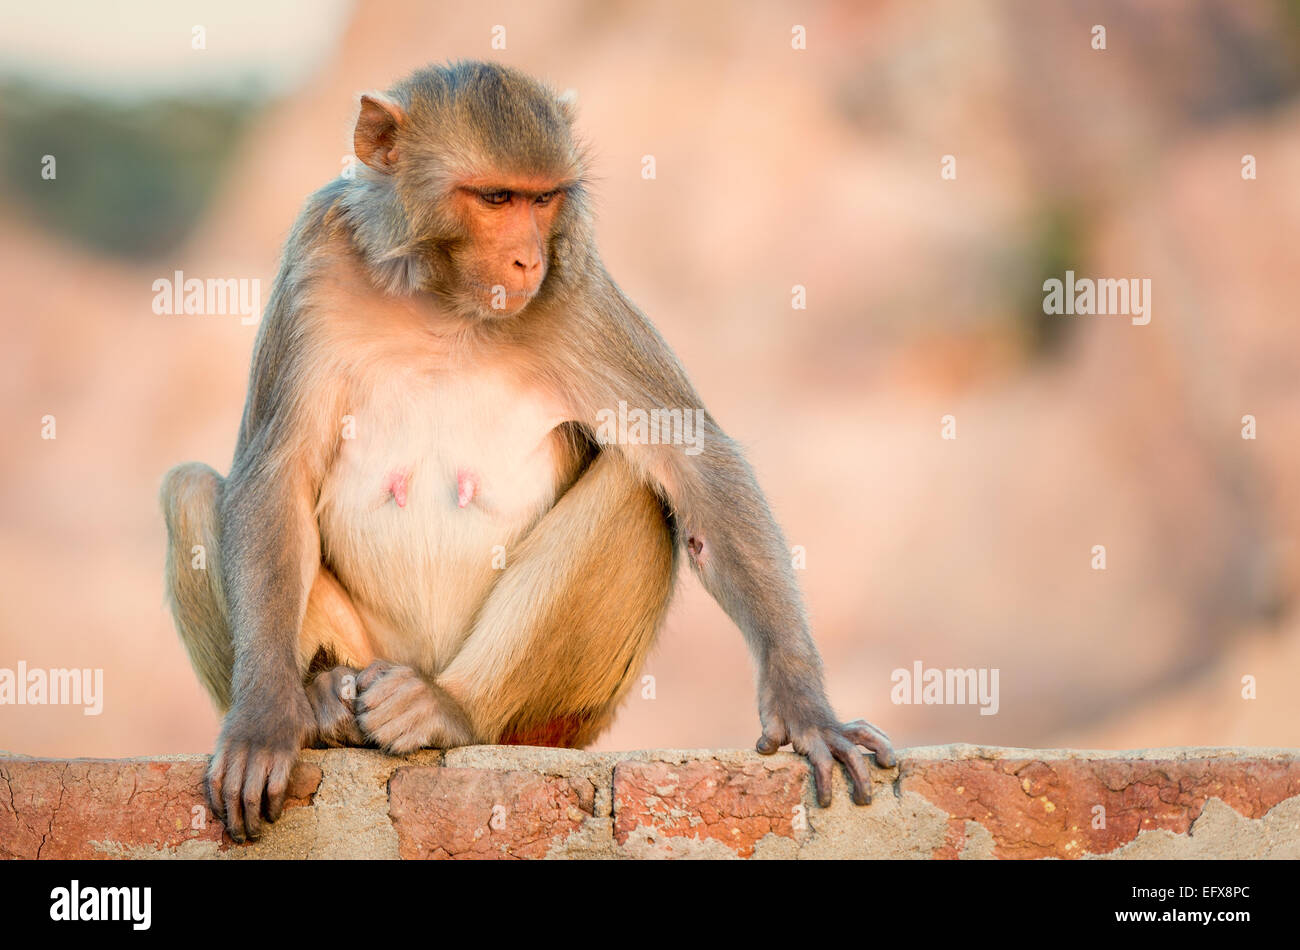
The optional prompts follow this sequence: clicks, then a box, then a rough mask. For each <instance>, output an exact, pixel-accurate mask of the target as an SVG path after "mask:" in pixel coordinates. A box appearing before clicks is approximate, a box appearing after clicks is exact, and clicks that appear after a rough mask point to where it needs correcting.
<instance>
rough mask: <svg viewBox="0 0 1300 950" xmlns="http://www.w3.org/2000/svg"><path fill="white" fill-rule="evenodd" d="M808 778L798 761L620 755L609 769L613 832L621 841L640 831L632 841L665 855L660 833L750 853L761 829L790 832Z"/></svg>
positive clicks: (792, 832)
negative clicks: (735, 762)
mask: <svg viewBox="0 0 1300 950" xmlns="http://www.w3.org/2000/svg"><path fill="white" fill-rule="evenodd" d="M807 782H808V767H807V766H806V765H805V764H803V763H802V762H799V763H791V762H774V763H772V764H770V765H769V764H768V763H767V762H753V763H747V764H744V765H741V766H727V765H724V764H723V763H721V762H719V761H717V760H714V759H705V760H703V761H695V762H683V763H680V764H677V763H671V762H620V763H618V765H617V766H616V767H615V769H614V839H615V841H617V842H618V844H620V845H627V844H628V842H629V840H631V839H632V838H633V836H637V837H638V838H641V837H644V840H637V841H636V842H635V843H636V844H637V845H646V846H648V848H649V850H650V851H654V850H655V849H656V848H659V849H660V850H661V851H662V852H663V853H665V854H666V853H668V848H667V842H666V840H665V839H669V838H687V839H694V840H697V841H700V842H705V841H709V840H712V841H718V842H721V843H722V844H724V845H726V846H727V847H728V848H730V849H731V850H733V851H735V852H736V854H738V855H740V856H741V857H750V856H751V855H752V854H753V853H754V845H756V844H757V843H758V842H759V841H760V840H761V839H762V838H763V836H764V835H768V834H774V835H781V836H784V837H787V838H794V837H795V829H794V821H795V815H796V807H797V806H799V805H801V803H802V802H803V798H804V789H805V787H806V785H807ZM645 850H647V849H645V848H638V851H642V852H643V851H645Z"/></svg>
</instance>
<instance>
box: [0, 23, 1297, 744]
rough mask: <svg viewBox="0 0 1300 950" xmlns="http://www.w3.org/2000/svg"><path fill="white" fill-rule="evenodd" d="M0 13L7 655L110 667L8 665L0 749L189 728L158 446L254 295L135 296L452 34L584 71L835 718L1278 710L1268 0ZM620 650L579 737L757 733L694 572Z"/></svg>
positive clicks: (1224, 737)
mask: <svg viewBox="0 0 1300 950" xmlns="http://www.w3.org/2000/svg"><path fill="white" fill-rule="evenodd" d="M3 17H4V20H5V24H4V26H5V28H4V30H3V31H0V189H2V190H0V288H3V294H2V295H0V326H2V328H3V335H4V343H3V350H4V361H3V367H4V372H3V374H0V432H2V433H3V439H4V444H3V450H2V451H3V456H2V457H3V461H2V462H0V667H6V668H13V667H15V666H16V664H17V662H18V661H19V660H25V661H26V662H27V663H28V665H29V666H40V667H99V668H103V669H104V671H105V673H104V684H105V685H104V688H105V700H104V711H103V714H102V715H100V716H98V717H89V716H84V715H82V712H81V710H80V709H79V708H75V707H74V708H68V707H62V708H60V707H12V706H4V707H0V748H5V749H10V750H15V751H23V752H31V753H41V754H48V755H58V756H73V755H127V754H143V753H161V752H173V751H205V750H207V749H208V748H209V747H210V746H211V744H212V742H213V739H214V737H215V734H216V730H217V728H218V721H217V718H216V716H215V714H214V713H213V711H212V709H211V708H210V706H209V704H208V701H207V699H206V698H205V695H204V694H203V692H202V691H201V689H200V687H199V685H198V683H197V681H196V680H195V678H194V676H193V675H192V674H191V672H190V670H189V666H188V663H187V660H186V657H185V654H184V652H183V650H182V648H181V646H180V643H179V641H178V639H177V637H176V634H175V632H174V630H173V628H172V623H171V618H170V616H169V614H168V613H167V611H166V609H165V606H164V603H163V595H162V556H163V549H164V531H163V526H162V522H161V518H160V516H159V513H158V508H157V488H158V484H159V481H160V478H161V476H162V474H163V472H164V471H166V469H167V468H168V467H170V466H171V465H173V464H175V463H177V462H180V461H184V460H190V459H199V460H203V461H206V462H208V463H210V464H212V465H214V466H215V467H216V468H218V469H220V470H223V471H224V470H225V469H226V468H227V467H228V465H229V460H230V457H231V454H232V451H233V446H234V439H235V434H236V429H237V425H238V420H239V414H240V410H241V407H242V403H243V398H244V387H245V384H246V380H247V367H248V357H249V353H250V350H251V346H252V342H253V335H254V333H255V328H254V327H250V326H244V325H241V323H240V321H239V319H238V317H236V316H159V315H156V314H155V313H153V311H152V309H151V302H152V300H153V296H154V291H153V290H152V282H153V281H154V280H155V279H158V278H163V277H171V275H172V273H173V271H175V270H183V271H184V272H185V274H186V275H187V276H198V277H201V278H208V277H240V278H257V279H260V280H261V282H262V288H263V299H265V296H266V294H268V293H269V289H270V285H271V280H272V278H273V276H274V273H275V268H276V257H277V253H278V248H279V246H280V244H281V242H282V241H283V239H284V237H285V235H286V234H287V232H288V229H289V226H290V224H291V222H292V220H293V217H294V215H295V213H296V211H297V209H298V207H299V206H300V204H301V203H302V201H303V199H304V198H305V197H306V195H307V194H308V193H310V192H311V191H313V190H314V189H315V188H317V187H318V186H320V185H321V184H323V183H324V182H325V181H327V180H328V179H330V178H332V177H333V176H335V175H337V174H338V173H339V172H340V170H341V169H342V167H343V162H344V161H345V159H346V157H347V155H348V154H349V151H350V142H351V120H352V117H353V110H354V108H355V105H354V104H355V98H356V94H357V93H358V92H360V91H364V90H368V89H374V88H383V87H385V86H386V85H388V84H389V83H390V82H391V81H392V80H394V79H396V78H398V77H399V76H401V75H402V74H404V73H406V72H407V71H409V70H410V69H412V68H414V67H417V66H420V65H423V64H426V63H428V62H430V61H437V60H445V59H455V58H491V59H497V60H500V61H502V62H505V63H508V64H511V65H514V66H518V67H521V68H523V69H526V70H528V71H530V72H533V73H535V74H537V75H539V76H541V77H543V78H545V79H546V80H548V81H549V82H551V83H552V84H553V85H554V86H556V87H557V88H560V89H565V88H573V89H575V90H577V92H578V97H579V100H578V101H579V108H580V119H579V124H580V126H581V128H582V130H583V132H584V134H585V135H586V137H587V138H588V139H589V141H590V142H591V144H592V146H593V154H594V172H595V176H596V179H597V181H596V192H597V202H596V207H597V213H598V216H599V220H598V234H599V236H600V239H601V243H602V248H603V254H604V256H605V259H606V262H607V264H608V266H609V268H610V270H611V272H612V273H613V274H614V275H615V276H616V278H617V279H618V280H619V281H620V283H621V284H622V285H623V287H624V288H625V290H627V292H628V293H629V294H630V295H631V296H632V298H633V299H635V300H636V301H637V302H638V303H639V304H640V305H641V306H642V308H643V309H644V310H645V311H646V312H647V313H648V314H649V315H650V316H651V317H652V319H654V320H655V321H656V322H657V324H658V325H659V327H660V328H661V330H662V332H663V334H664V335H665V336H666V338H667V339H668V340H669V342H670V343H671V344H672V345H673V346H674V347H675V349H676V350H677V352H678V353H679V354H680V356H681V357H682V359H683V360H684V362H685V363H686V365H687V367H688V369H689V370H690V371H691V372H692V374H693V376H694V378H695V380H696V382H697V384H698V386H699V388H700V390H701V391H702V393H703V395H704V397H705V400H706V403H707V404H708V405H709V407H710V408H711V410H712V411H713V412H714V414H715V415H716V416H717V417H718V419H719V420H720V421H721V422H722V424H723V425H724V426H725V427H726V428H727V429H728V430H729V431H730V432H731V434H732V435H734V436H735V437H736V438H738V439H739V440H740V441H741V442H742V443H743V444H744V445H746V446H747V447H748V450H749V453H750V457H751V459H752V461H753V463H754V465H755V467H756V469H757V471H758V473H759V477H760V481H761V482H762V484H763V485H764V487H765V489H766V491H767V493H768V495H769V497H770V500H771V502H772V505H773V507H774V509H775V511H776V512H777V514H778V517H779V519H780V520H781V522H782V523H783V525H784V527H785V530H786V533H787V535H788V537H789V540H790V542H791V544H793V545H801V546H803V547H804V548H805V549H806V552H807V555H806V557H807V562H806V563H807V567H806V570H804V571H802V572H801V574H800V577H801V579H802V581H803V585H804V589H805V593H806V597H807V601H808V604H809V607H810V611H811V615H812V618H813V623H814V630H815V633H816V636H817V639H818V642H819V643H820V645H821V647H822V651H823V654H824V657H825V659H826V664H827V669H828V683H829V688H830V692H831V698H832V700H833V702H834V703H835V705H836V707H837V709H838V710H839V711H840V712H841V713H842V714H843V715H844V717H845V718H854V717H859V716H861V717H866V718H869V719H871V720H873V721H874V722H876V723H877V724H879V725H880V726H882V727H884V728H885V729H886V730H888V731H889V732H890V733H891V734H892V735H893V736H894V738H895V739H896V740H897V741H898V742H899V743H901V744H904V745H916V744H923V743H938V742H949V741H959V740H965V741H971V742H978V743H990V744H992V743H996V744H1003V745H1016V746H1061V745H1076V746H1091V747H1142V746H1156V745H1205V744H1235V745H1255V746H1264V745H1297V744H1300V688H1297V686H1298V685H1300V684H1297V675H1298V674H1300V613H1298V612H1297V604H1296V593H1297V587H1298V585H1300V551H1297V547H1296V539H1297V533H1298V532H1300V331H1298V330H1297V326H1296V319H1297V301H1300V266H1298V265H1300V258H1298V255H1297V249H1296V248H1297V239H1298V238H1300V188H1297V186H1296V183H1297V181H1298V180H1300V98H1298V95H1297V94H1298V92H1300V4H1297V3H1295V2H1280V0H1246V2H1230V0H1223V2H1210V0H1148V2H1143V3H1137V2H1129V3H1124V2H1101V3H1088V2H1079V3H1068V4H1067V3H1040V2H1033V0H1024V2H1012V0H927V2H908V0H897V2H878V3H861V2H859V3H796V4H784V3H775V2H770V3H769V2H744V3H742V2H739V0H738V2H735V3H729V4H727V3H716V4H715V3H708V4H701V3H689V2H677V3H663V4H658V3H656V4H646V3H631V2H614V3H611V2H604V0H599V2H598V0H587V2H580V0H569V2H546V3H541V2H518V3H500V2H488V3H425V2H416V0H406V2H384V3H359V4H356V5H352V4H348V3H343V2H338V0H333V2H327V3H311V4H309V3H302V4H298V5H294V4H287V3H281V2H276V0H259V2H251V0H227V2H224V3H211V4H184V3H180V4H177V3H163V2H155V0H148V2H141V3H132V4H127V3H123V4H114V3H96V4H91V3H87V4H84V5H77V4H62V5H58V6H57V7H54V6H47V7H40V6H39V5H21V6H20V5H17V4H10V5H8V7H7V8H6V10H5V11H4V13H3ZM795 24H799V25H802V26H804V27H805V28H806V31H807V49H805V50H794V49H792V48H791V30H792V27H793V26H794V25H795ZM1098 24H1100V25H1104V26H1105V28H1106V49H1105V50H1096V49H1094V48H1093V46H1092V40H1093V33H1092V28H1093V27H1094V25H1098ZM196 25H199V26H202V27H203V28H204V37H205V48H204V49H194V48H192V38H193V36H194V32H193V29H194V27H195V26H196ZM494 26H504V27H505V30H506V49H504V50H494V49H492V48H491V39H492V35H493V33H492V31H493V27H494ZM47 154H48V155H54V156H55V157H56V160H57V178H56V179H54V180H44V179H42V177H41V163H42V157H43V156H44V155H47ZM647 154H651V155H654V156H655V159H656V164H657V178H656V179H655V180H652V181H647V180H643V179H642V177H641V158H642V156H643V155H647ZM1247 154H1249V155H1253V156H1255V159H1256V162H1257V168H1258V177H1257V179H1256V180H1244V179H1243V177H1242V174H1241V169H1242V157H1243V156H1244V155H1247ZM945 155H952V156H954V157H955V159H956V170H957V177H956V178H955V180H944V179H942V178H941V177H940V167H941V166H940V163H941V159H942V157H943V156H945ZM1067 268H1068V269H1072V270H1074V271H1075V272H1076V273H1077V274H1079V275H1080V276H1104V277H1115V278H1121V277H1146V278H1150V279H1151V281H1152V288H1153V289H1152V299H1151V308H1152V309H1151V312H1152V320H1151V323H1150V325H1148V326H1133V325H1132V324H1131V323H1130V322H1129V320H1128V319H1127V318H1125V317H1114V316H1112V317H1102V316H1085V317H1063V316H1045V315H1044V314H1043V312H1042V299H1043V291H1042V283H1043V281H1044V280H1045V279H1046V278H1048V277H1052V276H1055V277H1061V276H1062V274H1063V272H1064V271H1065V270H1066V269H1067ZM796 284H802V285H804V286H806V288H807V309H806V310H794V309H792V308H791V288H792V287H793V286H794V285H796ZM47 413H48V414H53V415H55V416H56V417H57V439H54V440H43V439H42V438H41V435H40V433H41V417H42V416H44V415H45V414H47ZM948 414H951V415H953V416H954V417H955V418H956V424H957V434H958V437H957V439H955V440H943V439H941V438H940V419H941V417H943V416H945V415H948ZM1246 414H1250V415H1253V416H1254V417H1255V418H1256V420H1257V426H1258V438H1257V439H1255V440H1253V441H1252V440H1244V439H1242V438H1241V428H1242V421H1241V420H1242V416H1243V415H1246ZM1098 544H1102V545H1105V547H1106V552H1107V569H1106V570H1104V571H1097V570H1093V569H1092V566H1091V562H1092V548H1093V546H1094V545H1098ZM916 661H921V662H922V663H923V664H924V665H925V666H927V667H975V668H980V667H984V668H997V669H998V670H999V671H1000V679H999V684H1000V690H1001V696H1000V705H999V711H998V713H997V715H993V716H981V715H980V714H979V712H978V709H977V707H975V706H951V705H948V706H942V705H935V706H924V705H894V704H893V703H891V699H890V694H891V685H892V684H891V679H890V674H891V672H892V671H893V670H894V669H896V668H906V669H911V667H912V665H913V663H914V662H916ZM646 673H647V674H649V675H653V676H654V677H655V683H654V698H653V699H650V698H643V697H642V695H641V694H640V693H639V692H638V693H634V695H633V696H632V698H630V699H629V701H628V702H627V704H626V706H625V708H624V710H623V712H622V714H621V716H620V718H619V719H618V721H617V723H616V725H615V727H614V728H613V730H612V731H611V732H610V733H609V734H608V735H607V736H606V737H604V738H603V739H602V740H601V742H600V744H599V746H598V747H599V748H610V749H612V748H633V747H643V746H658V747H665V746H678V747H718V746H732V745H741V746H743V745H749V744H750V743H752V742H753V741H754V740H755V739H756V738H757V737H758V725H757V718H756V714H755V704H754V694H753V682H752V672H751V666H750V662H749V659H748V657H747V654H746V652H745V649H744V644H743V641H742V639H741V637H740V635H739V633H738V632H737V631H736V630H735V628H734V627H733V626H732V625H731V624H730V622H729V621H728V620H727V619H726V617H725V616H724V615H723V613H722V612H721V610H720V609H719V608H717V607H716V606H715V605H714V604H713V603H712V602H711V601H710V600H709V598H708V597H707V595H705V594H704V593H703V592H702V591H701V589H700V588H699V586H698V584H697V583H695V581H694V579H693V578H690V577H689V576H688V575H684V578H683V583H682V585H681V589H680V594H679V596H678V599H677V602H676V604H675V606H674V609H673V611H672V614H671V617H670V620H669V622H668V624H667V626H666V629H665V630H664V632H663V635H662V638H661V641H660V646H659V648H658V650H657V651H656V653H655V654H654V655H653V657H652V658H651V660H650V663H649V665H648V667H647V669H646ZM1246 676H1250V677H1254V678H1255V681H1256V683H1257V695H1256V698H1254V699H1245V698H1243V696H1242V689H1243V686H1242V678H1243V677H1246Z"/></svg>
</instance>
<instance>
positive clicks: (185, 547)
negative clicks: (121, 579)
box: [159, 462, 235, 714]
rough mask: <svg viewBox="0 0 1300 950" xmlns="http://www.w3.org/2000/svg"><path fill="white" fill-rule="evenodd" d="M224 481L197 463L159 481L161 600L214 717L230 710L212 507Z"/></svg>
mask: <svg viewBox="0 0 1300 950" xmlns="http://www.w3.org/2000/svg"><path fill="white" fill-rule="evenodd" d="M223 486H224V480H223V479H222V477H221V476H220V475H218V474H217V473H216V472H215V471H213V470H212V469H211V468H209V467H208V466H207V465H204V464H202V463H201V462H187V463H186V464H184V465H178V466H176V467H175V468H173V469H172V470H171V471H170V472H168V473H167V474H166V475H165V476H163V483H162V490H161V492H160V493H159V500H160V501H161V503H162V510H163V518H164V520H165V521H166V522H167V567H166V585H167V600H168V602H169V603H170V604H171V608H172V616H173V617H175V619H176V632H177V633H178V634H180V638H181V642H182V643H184V644H185V649H186V651H187V652H188V653H189V656H190V663H191V664H192V665H193V666H194V672H195V673H197V674H198V677H199V680H200V681H201V682H202V683H203V685H204V687H206V689H207V691H208V693H209V695H211V697H212V701H213V703H214V704H215V705H216V707H217V710H218V712H220V713H222V714H224V713H225V712H226V710H228V709H229V708H230V693H231V687H230V677H231V673H232V671H233V669H234V663H235V651H234V644H233V643H232V641H231V636H230V622H229V618H228V616H227V613H226V595H225V590H224V589H223V587H222V583H221V560H220V557H221V552H220V540H221V534H220V520H219V516H218V507H219V503H220V500H221V492H222V488H223Z"/></svg>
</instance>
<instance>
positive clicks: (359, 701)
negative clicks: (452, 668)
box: [353, 660, 474, 754]
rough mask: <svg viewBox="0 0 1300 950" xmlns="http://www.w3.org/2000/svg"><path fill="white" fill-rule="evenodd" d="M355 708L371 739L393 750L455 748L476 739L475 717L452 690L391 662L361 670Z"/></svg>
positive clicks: (383, 661) (365, 733)
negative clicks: (471, 719)
mask: <svg viewBox="0 0 1300 950" xmlns="http://www.w3.org/2000/svg"><path fill="white" fill-rule="evenodd" d="M353 708H354V709H355V710H356V716H357V724H358V725H359V726H360V727H361V731H362V733H364V735H365V737H366V738H367V739H369V740H370V741H371V742H373V743H375V745H377V746H379V747H380V748H382V749H384V750H385V751H387V752H392V753H396V754H401V753H404V752H414V751H415V750H416V749H427V748H434V749H449V748H452V747H453V746H459V745H468V744H469V743H471V742H473V741H474V739H473V732H472V731H471V729H470V725H469V719H468V718H467V717H466V715H465V713H464V711H463V710H462V709H461V708H460V706H459V705H458V704H457V702H456V701H455V700H454V699H452V697H451V696H450V695H449V694H448V693H447V691H446V690H444V689H442V688H441V687H440V686H438V685H437V684H436V683H433V682H431V681H430V680H427V679H425V678H424V677H423V676H421V675H420V674H419V673H417V672H416V671H415V670H413V669H411V668H410V667H409V666H398V665H397V664H396V663H392V662H390V661H388V660H375V662H373V663H371V664H370V665H369V666H367V667H366V668H365V669H364V670H362V671H361V675H360V676H358V677H357V698H356V700H355V701H354V703H353Z"/></svg>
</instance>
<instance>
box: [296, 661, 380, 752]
mask: <svg viewBox="0 0 1300 950" xmlns="http://www.w3.org/2000/svg"><path fill="white" fill-rule="evenodd" d="M359 675H360V673H359V671H357V670H354V669H353V668H352V667H350V666H336V667H334V669H332V670H324V671H322V672H320V673H317V674H316V675H315V676H314V677H313V678H312V681H311V682H310V683H308V684H307V701H308V702H309V703H311V709H312V713H313V714H314V717H315V720H316V734H315V736H314V737H313V739H312V745H314V746H317V747H324V748H332V747H336V746H348V745H353V746H356V745H365V744H366V737H365V736H363V735H362V734H361V728H360V727H359V726H358V725H357V717H356V711H355V708H354V705H353V703H354V700H355V699H356V697H357V676H359Z"/></svg>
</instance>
